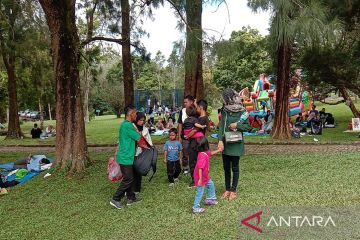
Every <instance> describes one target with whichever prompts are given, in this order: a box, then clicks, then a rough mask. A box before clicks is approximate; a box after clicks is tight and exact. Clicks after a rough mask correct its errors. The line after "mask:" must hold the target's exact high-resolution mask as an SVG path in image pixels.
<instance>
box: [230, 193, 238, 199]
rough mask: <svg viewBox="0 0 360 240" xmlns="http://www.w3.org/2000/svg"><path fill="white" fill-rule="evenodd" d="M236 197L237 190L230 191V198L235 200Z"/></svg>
mask: <svg viewBox="0 0 360 240" xmlns="http://www.w3.org/2000/svg"><path fill="white" fill-rule="evenodd" d="M235 198H236V192H230V196H229V200H233V199H235Z"/></svg>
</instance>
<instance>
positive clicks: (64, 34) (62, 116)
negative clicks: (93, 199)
mask: <svg viewBox="0 0 360 240" xmlns="http://www.w3.org/2000/svg"><path fill="white" fill-rule="evenodd" d="M40 4H41V6H42V8H43V10H44V12H45V16H46V20H47V23H48V26H49V30H50V33H51V50H52V57H53V65H54V72H55V81H56V164H57V165H58V166H60V168H61V169H65V170H68V171H69V173H70V174H72V173H76V172H81V171H83V170H84V169H85V167H86V165H87V162H88V153H87V145H86V137H85V123H84V113H83V105H82V98H81V90H80V77H79V69H78V65H79V36H78V33H77V29H76V23H75V0H63V1H52V0H40Z"/></svg>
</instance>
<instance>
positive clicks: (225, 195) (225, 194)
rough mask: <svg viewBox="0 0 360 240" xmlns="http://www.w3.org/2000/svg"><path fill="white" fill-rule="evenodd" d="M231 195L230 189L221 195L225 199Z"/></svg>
mask: <svg viewBox="0 0 360 240" xmlns="http://www.w3.org/2000/svg"><path fill="white" fill-rule="evenodd" d="M229 196H230V191H226V192H224V193H223V195H222V196H221V199H225V198H228V197H229Z"/></svg>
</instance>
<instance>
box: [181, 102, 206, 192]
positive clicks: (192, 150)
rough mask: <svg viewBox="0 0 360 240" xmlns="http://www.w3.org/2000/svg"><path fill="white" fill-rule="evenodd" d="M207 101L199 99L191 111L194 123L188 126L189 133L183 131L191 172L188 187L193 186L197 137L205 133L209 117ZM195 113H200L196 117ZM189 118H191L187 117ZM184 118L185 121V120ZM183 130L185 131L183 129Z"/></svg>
mask: <svg viewBox="0 0 360 240" xmlns="http://www.w3.org/2000/svg"><path fill="white" fill-rule="evenodd" d="M207 105H208V104H207V102H206V101H205V100H199V101H198V102H197V104H196V114H194V113H192V114H193V115H194V116H192V118H194V119H195V120H194V125H193V126H190V127H191V131H190V132H189V133H186V134H185V133H184V135H185V138H186V139H188V140H189V151H188V152H189V167H190V174H191V182H190V184H189V188H192V187H194V186H195V183H194V169H195V166H196V160H197V156H198V150H197V148H198V145H197V141H196V139H197V138H200V137H204V136H205V133H206V129H207V126H208V124H209V117H208V115H207ZM196 115H200V117H198V118H196ZM189 119H191V118H189ZM187 121H188V119H187V120H185V122H187ZM184 125H185V123H184ZM184 132H185V131H184Z"/></svg>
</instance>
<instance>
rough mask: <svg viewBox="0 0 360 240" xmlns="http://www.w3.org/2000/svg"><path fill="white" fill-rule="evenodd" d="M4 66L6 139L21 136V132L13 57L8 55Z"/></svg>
mask: <svg viewBox="0 0 360 240" xmlns="http://www.w3.org/2000/svg"><path fill="white" fill-rule="evenodd" d="M3 54H4V53H3ZM3 58H4V56H3ZM5 58H6V57H5ZM4 61H5V59H4ZM5 66H6V72H7V75H8V92H9V117H8V132H7V135H6V138H7V139H12V138H21V137H22V136H23V134H22V132H21V129H20V121H19V115H18V106H17V103H18V101H17V84H16V76H15V58H13V57H10V58H9V59H8V61H7V63H6V64H5Z"/></svg>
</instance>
